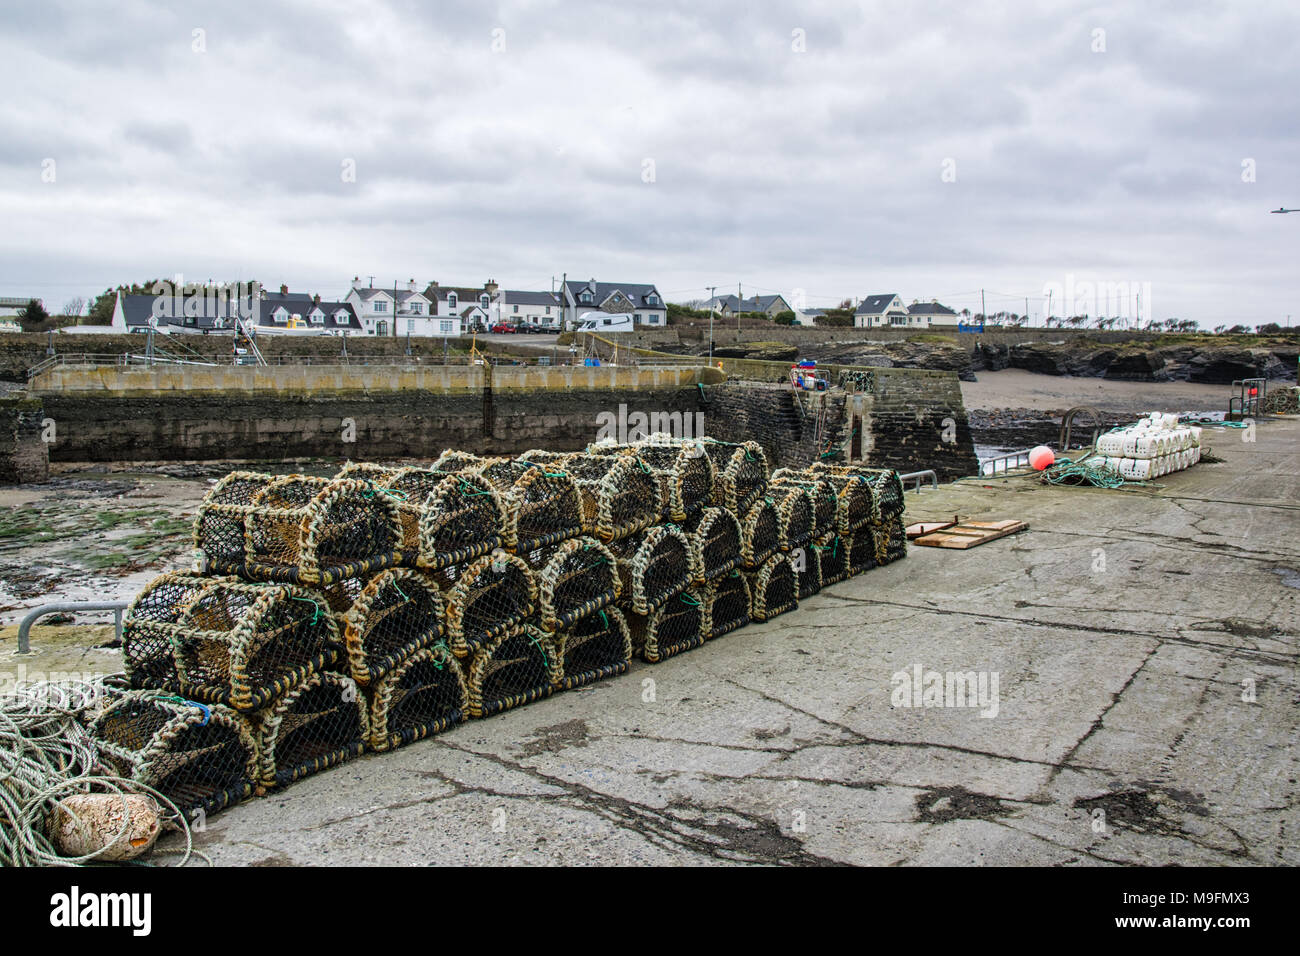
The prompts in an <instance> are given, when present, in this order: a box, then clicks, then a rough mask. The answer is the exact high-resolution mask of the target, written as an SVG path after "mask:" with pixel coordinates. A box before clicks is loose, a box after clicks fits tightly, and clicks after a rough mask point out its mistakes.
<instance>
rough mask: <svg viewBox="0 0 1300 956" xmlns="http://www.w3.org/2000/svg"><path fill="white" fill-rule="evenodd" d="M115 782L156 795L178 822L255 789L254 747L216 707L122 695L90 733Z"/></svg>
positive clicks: (244, 730)
mask: <svg viewBox="0 0 1300 956" xmlns="http://www.w3.org/2000/svg"><path fill="white" fill-rule="evenodd" d="M90 733H91V736H93V737H94V738H95V739H96V741H97V742H98V745H99V749H100V752H101V753H102V754H103V755H104V758H105V762H106V763H108V764H109V766H110V767H111V769H112V770H113V772H114V773H116V774H118V775H119V776H122V777H126V778H128V779H130V780H134V781H136V782H137V783H142V784H144V785H145V786H148V787H152V788H153V789H155V790H157V791H158V792H159V793H161V794H162V795H163V796H165V797H166V798H167V799H168V800H170V801H172V803H174V804H175V805H176V808H177V809H178V810H180V811H181V813H182V814H183V815H184V816H185V817H186V819H191V818H192V815H193V814H194V813H195V812H197V811H202V812H203V813H205V814H209V813H216V812H217V811H218V810H220V809H222V808H223V807H227V806H230V805H232V804H235V803H238V802H239V801H241V800H243V799H245V798H246V797H248V796H250V795H251V794H252V793H253V790H254V788H255V787H256V786H257V779H258V760H257V745H256V742H255V741H254V739H253V736H252V734H251V732H250V731H249V727H248V724H247V722H246V721H245V720H244V719H243V718H242V717H240V716H239V715H238V714H236V713H234V711H231V710H229V709H227V708H225V707H222V706H220V705H212V706H208V705H203V704H199V703H196V702H192V701H184V700H182V699H181V698H178V697H169V696H165V695H161V694H159V693H157V692H156V691H148V690H134V691H127V692H126V693H124V694H122V696H121V697H119V698H117V699H116V700H114V701H113V702H112V703H110V704H108V705H107V706H106V707H105V708H104V711H103V712H102V713H101V714H100V715H99V717H98V718H96V719H95V721H94V723H92V724H91V727H90Z"/></svg>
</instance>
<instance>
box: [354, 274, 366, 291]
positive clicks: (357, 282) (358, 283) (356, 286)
mask: <svg viewBox="0 0 1300 956" xmlns="http://www.w3.org/2000/svg"><path fill="white" fill-rule="evenodd" d="M352 288H354V289H363V288H365V286H363V285H362V284H361V277H360V276H353V277H352Z"/></svg>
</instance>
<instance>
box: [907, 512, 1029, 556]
mask: <svg viewBox="0 0 1300 956" xmlns="http://www.w3.org/2000/svg"><path fill="white" fill-rule="evenodd" d="M1028 527H1029V525H1027V524H1025V522H1023V521H1017V520H1015V519H1013V518H1008V519H1007V520H1005V521H962V522H960V523H957V522H952V521H950V522H947V523H943V522H930V523H928V524H927V523H925V522H922V523H920V524H914V525H909V526H908V528H907V536H908V537H909V538H911V539H912V543H913V544H919V545H921V546H922V547H926V548H955V549H957V550H961V551H964V550H966V549H967V548H974V547H977V546H979V545H981V544H985V543H986V542H989V541H994V540H996V539H997V538H1005V537H1006V536H1007V535H1009V534H1015V533H1016V532H1017V531H1024V530H1025V529H1026V528H1028ZM913 532H915V533H913Z"/></svg>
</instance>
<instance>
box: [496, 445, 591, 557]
mask: <svg viewBox="0 0 1300 956" xmlns="http://www.w3.org/2000/svg"><path fill="white" fill-rule="evenodd" d="M477 473H478V474H480V475H482V476H483V477H484V478H486V479H487V480H488V481H490V482H492V484H493V486H495V487H496V489H497V490H498V491H499V492H500V494H501V499H502V504H503V505H504V507H505V515H506V522H505V527H504V529H503V531H504V537H505V547H506V548H507V549H509V550H512V551H514V552H515V553H516V554H522V553H524V552H525V551H532V550H534V549H536V548H540V547H544V546H545V545H548V544H554V543H555V542H557V541H563V540H565V539H566V538H572V537H576V536H577V535H580V534H582V514H583V512H582V496H581V495H580V494H579V493H578V486H577V484H575V483H574V480H573V479H572V478H570V477H569V475H568V473H567V472H565V471H563V470H562V469H560V468H557V467H556V466H554V465H543V464H535V463H533V462H531V461H526V460H524V459H522V458H515V459H510V458H495V459H490V460H488V461H486V462H484V463H483V464H482V465H481V466H479V469H478V472H477Z"/></svg>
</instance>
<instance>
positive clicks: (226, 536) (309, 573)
mask: <svg viewBox="0 0 1300 956" xmlns="http://www.w3.org/2000/svg"><path fill="white" fill-rule="evenodd" d="M259 481H260V482H261V484H260V486H259V484H258V482H259ZM232 499H240V500H239V501H238V502H236V501H235V500H232ZM244 499H246V502H245V501H244ZM401 543H402V523H401V518H400V516H399V514H398V509H397V505H396V499H395V497H394V496H393V495H392V494H390V493H389V492H387V491H386V490H377V489H376V487H375V486H374V485H373V484H372V483H371V482H369V481H364V480H360V479H352V478H336V479H332V480H331V479H325V478H311V477H307V476H305V475H286V476H284V477H279V478H277V477H274V476H271V475H262V476H258V475H255V474H254V473H252V472H235V473H233V474H232V475H228V476H226V478H223V479H222V480H221V481H219V482H217V484H216V485H215V486H213V488H212V490H211V491H209V492H208V494H207V495H206V496H205V497H204V499H203V503H202V504H200V505H199V513H198V517H197V518H196V519H195V523H194V546H195V548H196V549H197V550H198V552H199V553H200V555H201V557H202V560H203V561H204V562H205V563H206V566H207V567H208V568H209V569H210V570H213V571H217V572H219V573H223V574H237V575H239V576H240V577H246V578H252V579H254V580H262V581H288V582H292V583H296V584H316V585H320V584H329V583H331V582H333V581H336V580H338V579H340V578H345V577H352V576H355V575H357V574H361V573H364V572H365V571H372V570H377V569H379V568H384V567H388V566H389V565H392V564H396V563H397V562H398V561H399V560H400V559H401V554H400V550H399V549H400V547H401Z"/></svg>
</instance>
